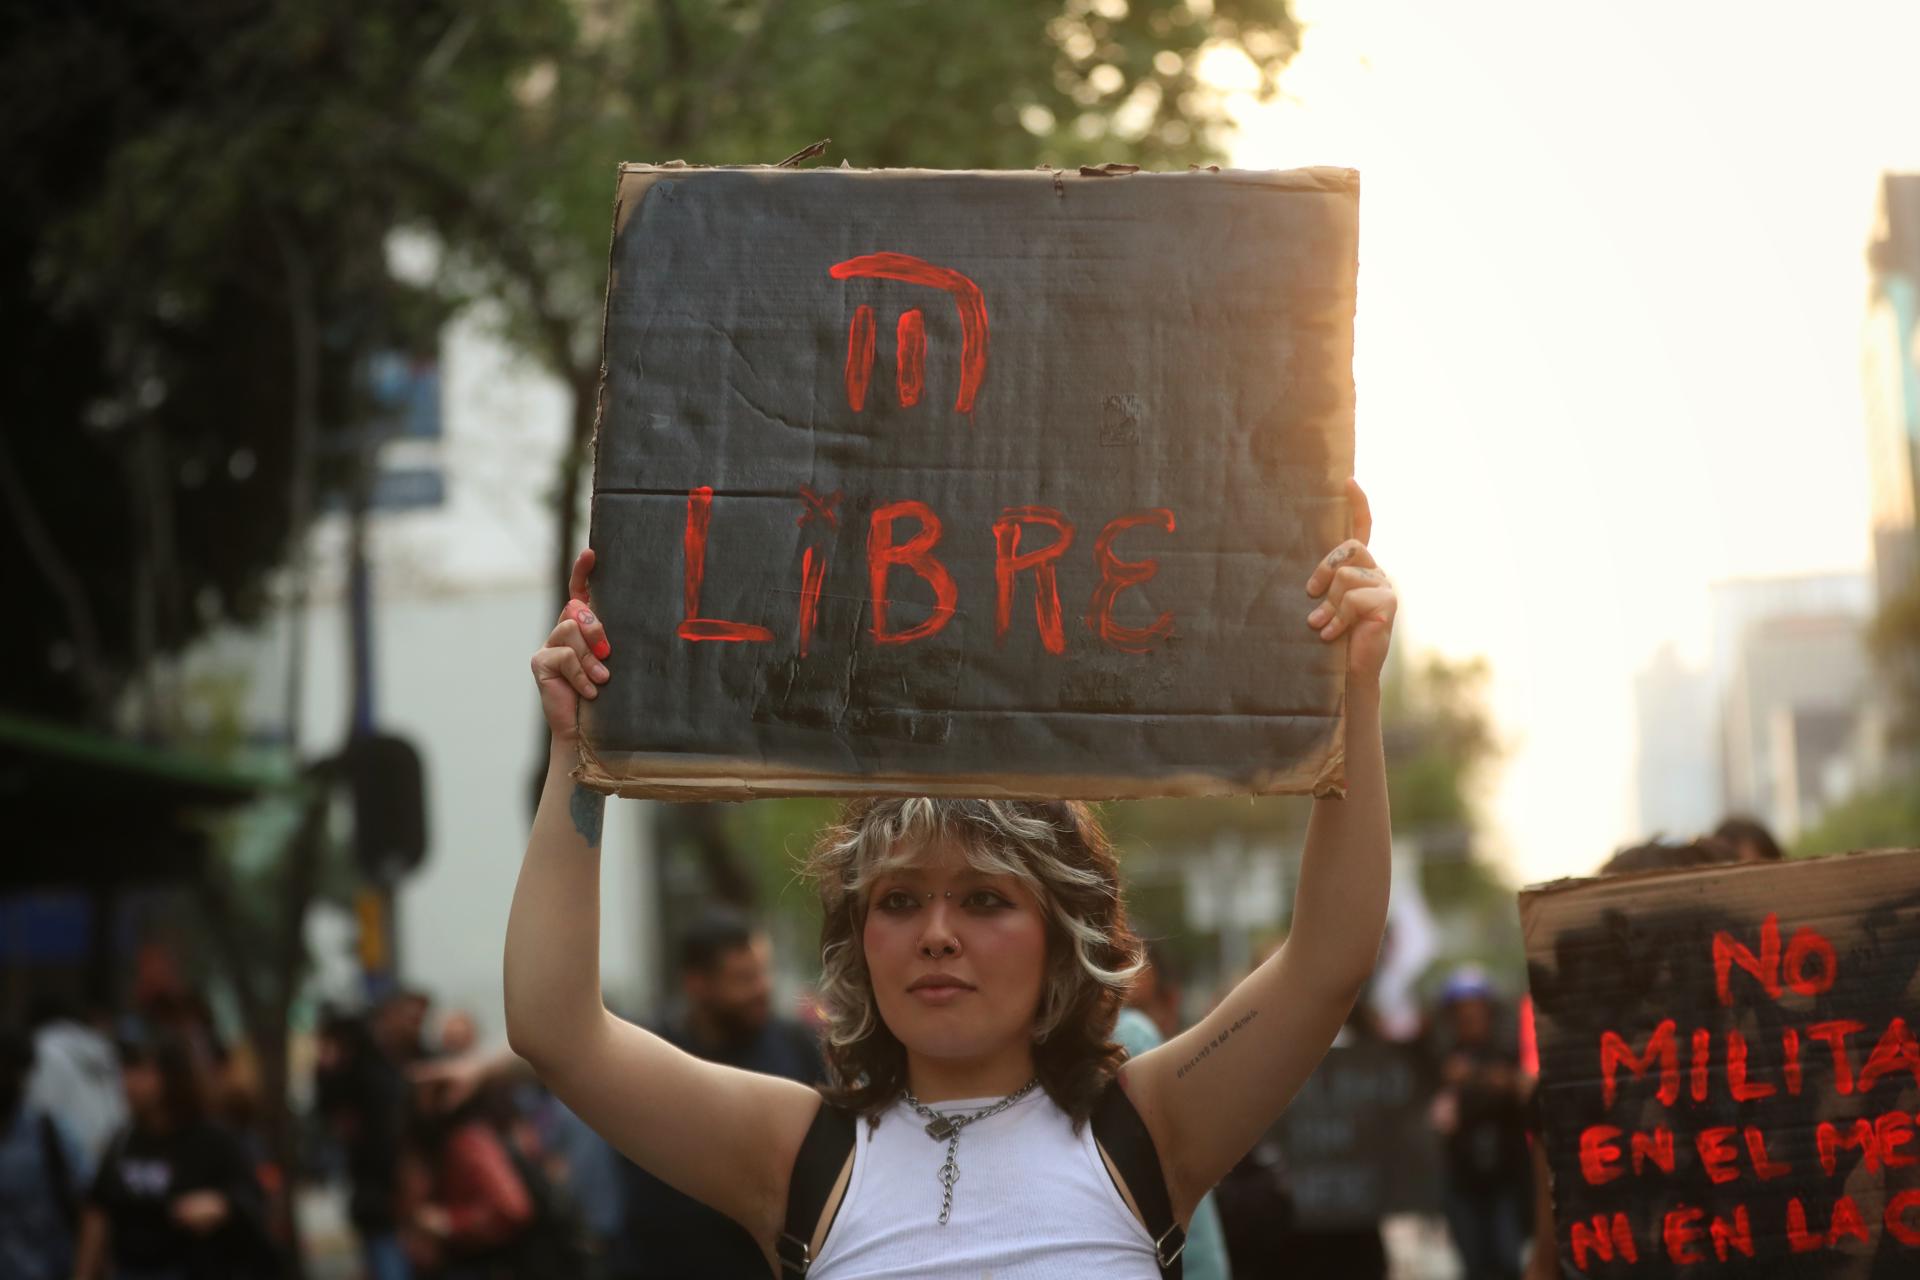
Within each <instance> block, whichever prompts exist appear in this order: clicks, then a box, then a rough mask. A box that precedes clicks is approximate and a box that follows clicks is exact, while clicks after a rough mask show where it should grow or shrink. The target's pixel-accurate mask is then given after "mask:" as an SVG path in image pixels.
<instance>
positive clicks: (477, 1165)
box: [397, 1084, 550, 1280]
mask: <svg viewBox="0 0 1920 1280" xmlns="http://www.w3.org/2000/svg"><path fill="white" fill-rule="evenodd" d="M485 1098H486V1094H485V1092H484V1091H483V1092H482V1093H481V1094H478V1095H475V1096H474V1097H473V1098H471V1099H469V1100H468V1101H467V1102H465V1103H462V1104H459V1105H452V1104H451V1102H450V1099H449V1097H448V1092H447V1089H446V1088H445V1086H441V1085H435V1084H426V1085H419V1086H417V1087H416V1089H415V1093H414V1105H413V1108H412V1112H411V1118H410V1121H409V1124H408V1129H407V1138H406V1147H405V1154H404V1156H403V1157H402V1160H401V1162H400V1165H399V1167H398V1176H397V1184H398V1186H397V1190H398V1194H399V1200H398V1207H399V1209H400V1217H401V1222H400V1238H401V1241H402V1244H403V1246H404V1248H405V1251H406V1254H407V1258H408V1261H409V1262H410V1264H411V1265H412V1268H413V1272H414V1274H416V1275H420V1276H430V1277H435V1278H436V1280H511V1278H512V1277H517V1276H522V1275H528V1276H532V1275H546V1274H550V1272H549V1271H548V1270H545V1269H534V1268H532V1267H530V1266H529V1265H528V1263H529V1261H530V1260H529V1259H527V1258H526V1257H525V1256H524V1252H523V1247H524V1245H525V1242H526V1236H527V1234H528V1232H529V1231H530V1229H531V1228H532V1226H533V1223H534V1216H535V1215H534V1203H533V1198H532V1196H531V1195H530V1194H529V1192H528V1189H527V1184H526V1181H525V1180H524V1179H523V1177H522V1176H521V1173H520V1170H519V1169H517V1168H516V1167H515V1162H514V1160H513V1157H512V1156H511V1155H510V1154H509V1152H508V1149H507V1144H506V1143H505V1142H504V1141H503V1140H502V1138H501V1136H500V1134H499V1132H498V1130H497V1129H496V1127H495V1125H494V1124H493V1123H491V1122H490V1119H489V1117H488V1116H487V1115H486V1114H485V1106H486V1102H485Z"/></svg>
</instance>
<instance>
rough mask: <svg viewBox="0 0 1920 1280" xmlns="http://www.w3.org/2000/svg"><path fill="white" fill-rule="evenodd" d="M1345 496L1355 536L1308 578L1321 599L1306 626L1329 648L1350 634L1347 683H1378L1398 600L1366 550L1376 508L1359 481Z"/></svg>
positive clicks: (1309, 589)
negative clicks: (1369, 503) (1318, 634)
mask: <svg viewBox="0 0 1920 1280" xmlns="http://www.w3.org/2000/svg"><path fill="white" fill-rule="evenodd" d="M1347 498H1348V500H1349V501H1350V502H1352V503H1353V537H1351V538H1349V539H1347V540H1346V541H1345V542H1343V543H1341V544H1340V545H1339V546H1337V547H1335V548H1334V549H1333V550H1332V551H1329V552H1328V553H1327V558H1326V559H1324V560H1322V561H1321V562H1320V564H1319V567H1318V568H1316V569H1315V570H1314V571H1313V576H1312V577H1311V578H1308V579H1307V594H1308V595H1309V596H1311V597H1312V598H1313V599H1315V600H1319V601H1320V603H1319V604H1317V605H1315V606H1314V608H1313V611H1312V612H1311V613H1309V614H1308V615H1307V625H1308V626H1309V627H1312V628H1313V629H1314V630H1316V631H1318V632H1319V633H1320V639H1321V640H1323V641H1325V642H1327V643H1329V644H1331V643H1332V642H1333V641H1335V640H1338V639H1340V638H1341V637H1342V636H1350V637H1351V639H1349V640H1348V642H1347V679H1348V681H1349V682H1352V681H1355V680H1361V681H1366V682H1368V683H1371V684H1378V683H1379V681H1380V672H1381V670H1382V669H1383V668H1384V667H1385V666H1386V664H1387V646H1388V644H1389V643H1390V642H1391V641H1392V639H1393V619H1394V615H1395V614H1396V613H1398V612H1399V609H1400V598H1399V597H1398V596H1397V595H1395V594H1394V590H1393V583H1391V582H1389V581H1388V580H1387V575H1386V574H1384V573H1382V572H1381V571H1380V566H1379V565H1378V564H1376V563H1374V559H1373V553H1372V552H1371V551H1369V550H1367V541H1368V540H1369V539H1370V538H1371V537H1372V536H1373V510H1372V508H1371V507H1369V506H1368V505H1367V495H1366V493H1365V492H1364V491H1363V490H1362V489H1361V488H1360V484H1359V482H1358V481H1356V480H1352V479H1349V480H1348V481H1347ZM1323 597H1324V598H1323Z"/></svg>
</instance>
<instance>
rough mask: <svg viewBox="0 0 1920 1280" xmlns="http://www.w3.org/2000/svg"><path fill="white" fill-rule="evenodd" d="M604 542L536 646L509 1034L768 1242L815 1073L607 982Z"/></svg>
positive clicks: (509, 970) (668, 1172)
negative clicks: (692, 1026) (535, 790)
mask: <svg viewBox="0 0 1920 1280" xmlns="http://www.w3.org/2000/svg"><path fill="white" fill-rule="evenodd" d="M592 568H593V552H591V551H583V552H581V554H580V559H579V560H578V561H576V562H575V564H574V570H573V581H572V584H571V594H572V597H573V598H572V599H571V600H570V601H569V602H568V605H567V609H566V613H565V614H564V615H563V616H562V618H561V620H560V623H559V625H558V626H556V627H555V628H554V630H553V633H552V634H551V635H549V636H548V637H547V642H546V644H545V646H543V647H542V648H541V649H540V651H539V652H538V653H536V654H535V655H534V657H533V674H534V680H535V682H536V683H537V684H538V685H539V689H540V702H541V708H542V710H543V711H544V713H545V714H546V717H547V726H548V728H549V729H550V730H551V731H552V733H553V749H552V752H551V754H550V755H549V758H548V762H547V779H546V785H545V788H544V789H543V790H542V791H541V793H540V807H539V810H538V811H537V812H536V813H535V814H534V819H533V834H532V837H531V838H530V839H529V840H528V842H527V856H526V860H525V861H524V862H523V863H522V864H521V867H520V881H519V884H518V886H517V887H516V888H515V889H514V894H513V911H512V914H511V915H510V916H509V917H508V920H507V947H506V975H505V977H506V1013H507V1039H508V1042H509V1043H510V1044H511V1045H512V1046H513V1050H514V1052H515V1053H517V1054H519V1055H520V1056H521V1057H523V1058H525V1059H526V1060H527V1061H528V1062H529V1063H531V1064H532V1065H533V1068H534V1070H535V1071H537V1072H538V1073H539V1074H540V1078H541V1080H542V1081H544V1082H545V1084H546V1085H547V1087H548V1088H550V1089H552V1090H553V1092H554V1093H555V1094H556V1095H557V1096H558V1097H559V1098H560V1099H561V1101H563V1102H565V1103H566V1104H567V1106H569V1107H570V1108H572V1109H573V1110H574V1112H576V1113H577V1114H578V1115H579V1116H580V1117H581V1118H582V1119H584V1120H585V1121H586V1122H587V1123H588V1124H590V1125H592V1126H593V1127H594V1128H595V1129H596V1130H598V1131H599V1132H600V1134H601V1135H602V1136H603V1137H605V1138H606V1139H607V1141H609V1142H611V1143H612V1144H613V1145H614V1146H616V1147H618V1148H619V1149H620V1150H621V1151H622V1152H624V1153H625V1154H626V1155H627V1156H628V1157H629V1158H631V1159H632V1160H633V1161H634V1162H635V1163H636V1164H638V1165H640V1166H641V1167H643V1168H645V1169H647V1170H648V1171H649V1172H651V1173H653V1174H654V1175H655V1176H657V1177H659V1178H660V1179H661V1180H662V1181H665V1182H667V1183H669V1184H671V1185H673V1186H675V1187H678V1188H679V1189H680V1190H681V1191H683V1192H685V1193H686V1194H688V1195H690V1196H692V1197H693V1198H694V1199H696V1200H700V1201H703V1202H704V1203H706V1204H708V1205H711V1206H712V1207H713V1208H715V1209H717V1210H719V1211H720V1212H722V1213H724V1214H726V1215H728V1216H729V1217H731V1218H733V1219H734V1220H735V1221H737V1222H739V1223H740V1224H741V1225H742V1226H744V1227H745V1228H746V1229H747V1230H748V1231H750V1232H752V1233H753V1235H754V1237H755V1238H756V1239H758V1240H759V1241H761V1243H762V1246H763V1247H765V1248H767V1249H769V1250H771V1248H772V1242H773V1240H774V1238H775V1235H776V1234H777V1232H778V1230H779V1228H780V1225H781V1223H782V1221H783V1220H784V1216H785V1208H786V1205H785V1201H786V1191H787V1178H788V1175H789V1173H790V1171H791V1170H792V1167H793V1159H794V1156H795V1154H796V1153H797V1152H798V1151H799V1149H800V1142H801V1139H802V1138H803V1137H804V1136H805V1134H806V1130H807V1126H808V1125H809V1124H810V1123H811V1122H812V1120H813V1116H814V1113H815V1112H816V1111H817V1110H818V1107H819V1095H818V1094H816V1093H815V1092H814V1091H813V1090H811V1089H809V1088H807V1087H806V1086H804V1085H801V1084H796V1083H794V1082H793V1081H790V1080H780V1079H776V1078H774V1077H772V1076H763V1075H757V1074H755V1073H753V1072H749V1071H738V1070H735V1069H733V1068H731V1067H722V1066H717V1065H715V1064H713V1063H709V1062H703V1061H701V1060H700V1059H698V1058H695V1057H694V1056H692V1055H691V1054H688V1053H684V1052H682V1051H681V1050H679V1049H676V1048H675V1047H673V1046H672V1045H670V1044H668V1043H667V1042H666V1041H664V1040H662V1039H660V1038H659V1037H658V1036H655V1035H652V1034H651V1033H649V1032H647V1031H644V1030H642V1029H641V1028H639V1027H636V1026H633V1025H632V1024H630V1023H627V1022H624V1021H622V1020H621V1019H619V1018H616V1017H614V1016H613V1015H612V1014H611V1013H609V1012H608V1011H607V1008H606V1005H605V1002H604V1001H603V1000H602V998H601V994H600V828H601V821H602V817H603V814H604V812H605V806H606V800H605V797H603V796H601V795H600V794H599V793H598V792H594V791H590V790H588V789H587V788H585V787H582V786H580V785H579V784H578V783H576V782H575V781H574V780H573V778H572V776H571V775H572V771H573V766H574V763H575V760H576V755H577V744H578V739H579V719H578V713H579V700H580V699H581V698H593V697H597V696H598V692H599V686H600V685H601V684H604V683H606V682H607V681H608V680H609V679H611V678H612V677H611V673H610V671H609V669H608V667H607V665H606V662H607V659H608V658H609V657H610V654H611V646H610V644H609V642H608V640H607V636H606V631H605V628H604V627H603V626H602V625H601V623H600V622H599V620H598V619H597V618H596V617H595V616H594V614H593V611H592V609H591V608H590V607H589V605H588V599H587V577H588V574H589V573H590V572H591V571H592Z"/></svg>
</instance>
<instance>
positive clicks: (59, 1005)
mask: <svg viewBox="0 0 1920 1280" xmlns="http://www.w3.org/2000/svg"><path fill="white" fill-rule="evenodd" d="M31 1021H32V1023H33V1063H34V1065H33V1074H32V1075H31V1076H30V1077H28V1080H27V1104H28V1105H29V1106H31V1107H33V1108H35V1109H36V1110H38V1111H41V1112H43V1113H45V1114H47V1115H53V1116H59V1117H60V1119H61V1120H62V1121H63V1122H64V1123H65V1124H66V1125H67V1126H68V1128H70V1129H71V1130H72V1131H73V1136H74V1140H75V1141H77V1142H78V1143H79V1144H80V1152H81V1154H82V1155H83V1156H85V1157H86V1161H87V1164H88V1166H89V1167H91V1166H92V1165H94V1164H95V1163H96V1162H98V1160H99V1159H100V1156H101V1153H102V1152H104V1151H105V1150H106V1149H107V1143H108V1142H109V1141H110V1140H111V1139H112V1138H113V1135H114V1134H116V1133H118V1132H119V1131H120V1129H121V1127H122V1126H123V1125H125V1124H126V1122H127V1104H126V1099H125V1097H124V1096H123V1095H122V1093H121V1091H120V1059H119V1056H118V1055H117V1054H116V1053H115V1052H114V1048H113V1038H112V1037H111V1036H109V1035H107V1033H106V1032H104V1031H102V1030H100V1029H99V1028H98V1027H96V1026H94V1025H92V1024H91V1023H89V1022H87V1021H84V1020H82V1019H81V1017H80V1016H79V1014H78V1013H76V1012H75V1011H74V1009H73V1007H72V1006H71V1005H69V1004H67V1003H66V1002H65V1001H62V1000H59V999H57V998H53V997H43V998H42V999H40V1000H38V1001H36V1002H35V1004H34V1007H33V1011H32V1017H31Z"/></svg>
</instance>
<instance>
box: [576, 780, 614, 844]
mask: <svg viewBox="0 0 1920 1280" xmlns="http://www.w3.org/2000/svg"><path fill="white" fill-rule="evenodd" d="M567 814H568V816H570V817H571V818H572V819H573V829H574V830H575V831H578V832H579V833H580V838H581V839H582V840H585V841H586V842H587V848H589V849H598V848H599V847H600V827H601V824H602V822H603V821H604V820H605V818H606V816H607V798H606V797H605V796H603V795H601V794H600V793H599V792H598V791H593V790H590V789H589V788H587V787H583V786H581V785H580V784H579V783H577V782H576V783H574V784H573V796H572V798H571V799H569V800H568V801H567Z"/></svg>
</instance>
